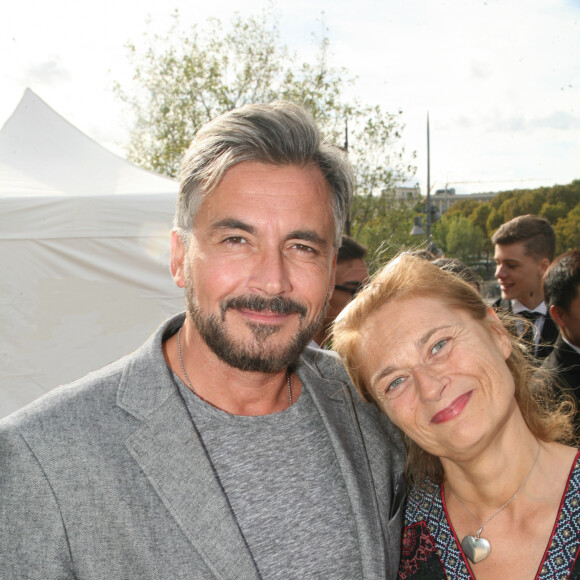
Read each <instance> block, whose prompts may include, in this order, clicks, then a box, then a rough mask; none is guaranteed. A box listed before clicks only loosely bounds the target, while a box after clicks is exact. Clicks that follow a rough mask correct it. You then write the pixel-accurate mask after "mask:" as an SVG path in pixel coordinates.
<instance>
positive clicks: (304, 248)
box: [294, 244, 316, 253]
mask: <svg viewBox="0 0 580 580" xmlns="http://www.w3.org/2000/svg"><path fill="white" fill-rule="evenodd" d="M294 248H296V249H297V250H298V251H300V252H306V253H316V250H315V249H314V248H313V247H311V246H306V245H304V244H294Z"/></svg>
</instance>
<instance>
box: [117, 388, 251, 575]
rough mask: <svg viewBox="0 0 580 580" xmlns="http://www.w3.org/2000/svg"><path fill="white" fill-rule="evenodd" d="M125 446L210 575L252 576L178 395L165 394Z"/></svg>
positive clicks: (236, 530)
mask: <svg viewBox="0 0 580 580" xmlns="http://www.w3.org/2000/svg"><path fill="white" fill-rule="evenodd" d="M127 448H128V449H129V452H130V453H131V455H132V456H133V457H134V458H135V461H137V463H138V464H139V465H140V467H141V469H142V470H143V472H144V473H145V475H146V476H147V477H148V478H149V481H150V482H151V485H152V486H153V488H154V489H155V491H156V492H157V494H158V495H159V497H160V498H161V501H162V502H163V503H164V504H165V506H166V507H167V509H168V510H169V512H170V513H171V514H172V516H173V517H174V518H175V519H176V520H177V522H178V524H179V525H180V527H181V529H182V530H183V532H184V534H185V535H186V536H187V537H188V539H189V540H190V542H191V543H192V544H193V546H194V547H195V549H196V550H197V552H198V553H199V554H200V556H201V557H202V558H203V560H204V561H205V563H206V564H207V566H208V567H209V568H210V569H211V570H212V572H213V573H214V574H215V575H216V577H218V578H224V579H226V578H227V579H228V580H229V579H230V578H240V579H244V580H245V579H247V578H257V574H256V571H255V569H254V566H253V564H252V560H251V557H250V555H249V552H248V550H247V548H246V545H245V543H244V540H243V538H242V536H241V534H240V532H239V529H238V527H237V525H236V523H235V521H234V519H233V517H232V514H231V512H230V510H229V508H228V505H227V502H226V499H225V497H224V495H223V493H222V491H221V489H220V487H219V485H218V483H217V481H216V479H215V477H214V475H213V472H212V469H211V466H210V465H209V463H208V461H207V458H206V456H205V453H204V451H203V449H202V447H201V445H200V442H199V440H198V439H197V437H196V435H195V432H194V430H193V428H192V426H191V420H190V417H189V415H188V414H187V411H186V410H185V409H184V408H183V403H182V402H181V400H180V399H179V398H178V397H172V398H170V399H169V400H168V401H167V402H166V403H165V404H164V405H163V407H162V408H160V409H159V410H158V412H157V413H155V415H154V416H153V417H152V418H151V419H150V420H149V421H147V424H146V425H145V426H144V427H143V428H142V429H141V430H139V431H138V432H137V433H135V434H134V435H133V436H132V437H131V438H130V439H129V440H128V441H127Z"/></svg>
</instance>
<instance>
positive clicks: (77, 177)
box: [0, 89, 183, 417]
mask: <svg viewBox="0 0 580 580" xmlns="http://www.w3.org/2000/svg"><path fill="white" fill-rule="evenodd" d="M177 189H178V186H177V183H176V182H175V181H174V180H172V179H168V178H166V177H161V176H158V175H155V174H153V173H150V172H148V171H145V170H143V169H141V168H139V167H137V166H135V165H133V164H132V163H129V162H127V161H126V160H124V159H122V158H120V157H118V156H117V155H115V154H113V153H111V152H110V151H108V150H107V149H105V148H103V147H101V146H100V145H99V144H98V143H96V142H95V141H93V140H92V139H90V138H89V137H88V136H86V135H85V134H83V133H82V132H81V131H79V130H78V129H76V128H75V127H74V126H72V125H71V124H70V123H69V122H68V121H66V120H65V119H64V118H63V117H61V116H60V115H59V114H58V113H56V112H55V111H53V110H52V109H51V108H50V107H49V106H48V105H47V104H46V103H44V101H42V100H41V99H40V98H39V97H38V96H36V95H35V94H34V93H33V92H32V91H31V90H30V89H27V90H26V91H25V93H24V96H23V98H22V100H21V102H20V103H19V105H18V106H17V108H16V110H15V111H14V113H13V114H12V116H11V117H10V118H9V119H8V120H7V121H6V123H5V124H4V126H3V128H2V130H1V131H0V268H1V271H2V276H0V393H1V396H0V417H2V416H4V415H7V414H8V413H10V412H12V411H13V410H15V409H17V408H19V407H21V406H22V405H24V404H26V403H28V402H30V401H32V400H33V399H35V398H36V397H38V396H40V395H41V394H43V393H45V392H47V391H48V390H50V389H51V388H54V387H56V386H57V385H59V384H63V383H66V382H69V381H71V380H74V379H76V378H78V377H80V376H82V375H83V374H85V373H87V372H89V371H91V370H94V369H96V368H98V367H100V366H102V365H103V364H106V363H108V362H110V361H112V360H115V359H116V358H118V357H120V356H122V355H124V354H126V353H127V352H130V351H132V350H134V349H135V348H136V347H137V346H139V345H140V344H141V343H142V342H143V341H144V340H145V339H146V338H147V336H149V334H151V332H152V331H153V330H154V328H155V327H156V326H157V325H158V324H159V323H160V322H161V321H162V320H163V319H164V318H166V317H168V316H170V315H171V314H173V313H175V312H177V311H179V310H181V309H182V308H183V295H182V291H181V290H180V289H178V288H177V287H176V286H175V285H174V283H173V281H172V279H171V274H170V271H169V232H170V229H171V223H172V219H173V212H174V207H175V198H176V193H177Z"/></svg>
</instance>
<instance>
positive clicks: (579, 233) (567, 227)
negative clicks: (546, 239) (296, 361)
mask: <svg viewBox="0 0 580 580" xmlns="http://www.w3.org/2000/svg"><path fill="white" fill-rule="evenodd" d="M554 231H555V232H556V253H557V254H561V253H562V252H567V251H569V250H577V249H578V248H580V203H578V204H577V205H576V206H575V207H574V209H573V210H572V211H571V212H570V213H569V214H568V215H567V216H566V217H564V218H560V219H559V220H558V222H557V223H556V225H555V226H554Z"/></svg>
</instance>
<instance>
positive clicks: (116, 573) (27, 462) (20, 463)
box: [0, 314, 405, 580]
mask: <svg viewBox="0 0 580 580" xmlns="http://www.w3.org/2000/svg"><path fill="white" fill-rule="evenodd" d="M183 318H184V315H183V314H181V315H178V316H176V317H174V318H172V319H170V320H169V321H167V322H166V323H165V324H164V325H163V326H161V327H160V328H159V329H158V330H157V332H156V333H155V334H154V335H153V336H152V338H151V339H150V340H149V341H147V342H146V343H145V344H144V345H143V346H142V347H141V348H139V349H138V350H137V351H136V352H134V353H133V354H131V355H129V356H127V357H124V358H123V359H120V360H119V361H117V362H115V363H113V364H112V365H109V366H108V367H105V368H104V369H101V370H99V371H96V372H94V373H91V374H89V375H87V376H86V377H84V378H83V379H81V380H79V381H77V382H76V383H73V384H71V385H68V386H65V387H58V388H56V389H54V390H53V391H51V392H50V393H48V394H47V395H45V396H44V397H42V398H41V399H39V400H38V401H36V402H34V403H32V404H31V405H30V406H28V407H26V408H24V409H22V410H20V411H17V412H16V413H14V414H13V415H11V416H9V417H7V418H5V419H3V420H2V421H0V530H2V533H1V538H0V576H1V577H2V578H7V579H8V578H10V579H11V580H17V579H21V578H22V579H23V578H26V579H45V578H59V579H72V578H77V579H84V580H104V579H135V578H139V580H146V579H150V580H169V579H171V580H175V579H180V578H183V579H186V578H187V579H190V578H195V579H196V580H198V579H206V580H210V579H213V580H215V579H216V578H219V579H221V580H234V579H236V578H237V579H240V580H252V579H256V578H257V574H256V571H255V569H254V566H253V564H252V560H251V555H250V553H249V552H248V549H247V547H246V545H245V544H244V541H243V538H242V536H241V534H240V532H239V529H238V527H237V525H236V523H235V519H234V517H233V515H232V513H231V511H230V509H229V508H228V504H227V501H226V498H225V496H224V494H223V492H222V490H221V489H220V487H219V484H218V482H217V481H216V479H215V477H214V474H213V471H212V469H211V464H210V463H209V462H208V460H207V458H206V456H205V454H204V452H203V450H202V447H201V445H200V442H199V440H198V438H197V436H196V433H195V431H194V429H193V426H192V424H191V419H190V417H189V416H188V413H187V410H186V408H185V406H184V404H183V400H182V399H181V398H180V396H179V394H178V391H177V389H178V387H177V385H176V384H175V382H174V380H173V375H172V372H171V370H170V369H169V368H168V366H167V364H166V363H165V360H164V358H163V353H162V342H163V339H164V338H167V337H168V336H170V335H171V334H173V333H175V332H176V331H177V329H178V328H179V326H180V325H181V324H182V322H183ZM296 372H297V373H298V376H299V377H300V379H301V380H302V383H303V385H304V388H305V389H306V390H307V391H308V392H309V394H310V396H311V397H312V399H313V401H314V404H315V406H316V408H317V410H318V412H319V414H320V417H321V420H322V422H323V424H324V426H325V428H326V430H327V433H328V438H329V440H330V442H331V444H332V448H333V450H334V452H335V454H336V458H337V461H338V464H339V466H340V469H341V471H342V475H343V477H344V481H345V484H346V489H347V493H348V497H349V499H350V502H351V507H352V514H353V518H354V522H355V527H356V530H357V535H358V541H359V547H360V555H361V560H362V577H363V578H365V579H368V580H376V579H378V578H385V577H386V578H394V577H395V576H396V573H397V568H398V559H399V550H400V534H401V518H402V511H403V505H404V494H405V489H404V482H403V478H402V471H403V467H404V458H403V452H402V446H401V441H400V439H399V437H398V434H397V433H396V432H395V430H394V427H393V426H392V424H391V423H390V422H389V421H388V420H387V418H386V417H385V416H384V415H382V414H381V413H379V411H378V409H377V408H376V407H375V406H374V405H370V404H368V403H364V402H363V401H362V400H361V398H360V397H359V396H358V395H357V393H356V392H355V391H354V390H353V387H352V384H351V383H350V381H349V379H348V376H347V374H346V371H345V370H344V367H343V366H342V364H341V363H340V361H339V360H338V357H337V356H336V355H335V353H328V352H324V351H321V350H314V349H310V348H307V349H306V351H305V352H304V353H303V355H302V356H301V358H300V362H299V364H298V366H297V369H296Z"/></svg>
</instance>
